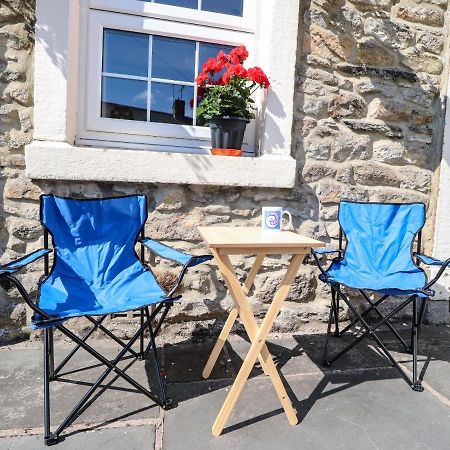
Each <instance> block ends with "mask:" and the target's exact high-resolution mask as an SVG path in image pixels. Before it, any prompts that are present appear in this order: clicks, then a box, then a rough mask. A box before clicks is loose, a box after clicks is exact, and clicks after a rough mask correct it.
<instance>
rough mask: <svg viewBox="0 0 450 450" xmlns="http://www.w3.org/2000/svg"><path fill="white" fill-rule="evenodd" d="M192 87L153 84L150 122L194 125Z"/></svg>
mask: <svg viewBox="0 0 450 450" xmlns="http://www.w3.org/2000/svg"><path fill="white" fill-rule="evenodd" d="M193 97H194V88H193V87H192V86H183V85H177V84H166V83H156V82H153V83H152V89H151V110H150V120H151V121H152V122H162V123H177V124H182V125H192V112H193V109H192V107H191V99H192V98H193Z"/></svg>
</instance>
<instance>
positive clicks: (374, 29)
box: [364, 17, 414, 49]
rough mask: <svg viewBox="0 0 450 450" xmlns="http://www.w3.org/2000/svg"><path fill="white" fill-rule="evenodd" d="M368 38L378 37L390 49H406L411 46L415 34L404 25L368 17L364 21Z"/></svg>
mask: <svg viewBox="0 0 450 450" xmlns="http://www.w3.org/2000/svg"><path fill="white" fill-rule="evenodd" d="M364 33H365V34H366V36H373V37H376V38H377V39H378V40H379V41H381V42H382V43H383V44H385V45H386V46H387V47H389V48H393V49H397V48H398V49H404V48H407V47H409V46H410V45H411V43H412V39H413V38H414V33H413V32H412V31H411V29H410V28H409V27H408V26H406V25H402V24H398V23H394V22H392V21H391V20H389V19H385V18H378V17H367V18H366V20H365V21H364Z"/></svg>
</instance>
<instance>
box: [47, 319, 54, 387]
mask: <svg viewBox="0 0 450 450" xmlns="http://www.w3.org/2000/svg"><path fill="white" fill-rule="evenodd" d="M53 338H54V336H53V328H48V347H49V348H48V350H49V378H50V381H52V380H54V379H55V346H54V343H53Z"/></svg>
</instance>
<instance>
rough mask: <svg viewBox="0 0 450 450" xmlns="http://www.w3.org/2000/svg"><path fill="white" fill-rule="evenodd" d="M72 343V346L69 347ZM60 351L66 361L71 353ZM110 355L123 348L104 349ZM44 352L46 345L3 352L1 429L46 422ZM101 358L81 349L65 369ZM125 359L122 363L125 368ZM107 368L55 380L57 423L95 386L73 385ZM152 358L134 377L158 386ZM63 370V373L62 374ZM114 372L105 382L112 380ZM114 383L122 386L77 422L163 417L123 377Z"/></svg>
mask: <svg viewBox="0 0 450 450" xmlns="http://www.w3.org/2000/svg"><path fill="white" fill-rule="evenodd" d="M68 348H70V347H67V349H68ZM67 349H66V350H65V351H64V352H63V351H61V350H57V351H56V356H57V358H56V360H57V361H58V360H61V357H62V355H65V354H66V353H67ZM102 351H103V353H104V354H105V355H107V356H108V357H110V358H112V357H113V356H114V355H116V354H117V352H118V350H117V348H115V347H114V348H102ZM42 359H43V356H42V350H41V349H40V348H29V349H20V350H17V351H15V350H14V347H12V349H11V350H8V349H1V350H0V380H1V387H0V404H1V405H2V413H1V418H0V430H2V429H3V430H4V429H15V428H25V427H41V426H42V421H43V371H42ZM96 362H97V360H95V359H94V358H92V357H91V356H90V355H88V354H86V353H85V352H83V351H81V350H80V351H79V352H78V353H77V355H76V357H74V361H73V363H72V362H70V363H69V364H68V366H67V369H65V370H71V369H74V368H76V367H80V366H81V367H82V366H86V365H93V364H95V363H96ZM124 365H125V364H124V363H122V365H121V367H124ZM103 370H104V367H103V366H102V367H97V368H93V369H91V370H89V371H85V372H79V373H73V374H68V375H66V376H63V378H64V379H65V380H67V382H64V383H63V382H58V381H55V382H52V383H50V388H51V413H52V423H53V424H57V423H59V422H60V421H61V420H62V419H63V418H64V417H66V415H67V414H68V413H69V412H70V410H71V409H72V408H73V407H74V406H75V404H76V402H77V401H78V400H79V399H81V397H82V396H83V395H84V393H85V392H86V391H87V390H88V389H89V386H86V385H78V384H73V382H72V381H77V382H80V381H81V382H93V381H96V380H97V378H98V376H99V375H100V374H101V373H102V372H103ZM153 370H154V369H153V366H152V363H151V361H146V362H142V361H137V362H136V363H135V364H134V365H133V366H132V367H131V368H130V369H129V370H128V371H127V373H129V374H130V375H131V376H132V377H133V378H135V379H136V380H137V381H138V382H140V383H141V384H142V385H143V386H144V387H148V386H149V385H153V384H154V379H153V376H154V372H153ZM61 374H63V372H61ZM112 378H113V376H112V375H110V376H109V378H107V379H106V381H105V383H104V384H107V383H108V381H111V380H112ZM114 387H117V388H119V389H120V390H111V389H108V390H106V391H105V392H104V393H103V394H102V395H101V400H100V401H97V402H94V403H93V404H92V406H90V407H89V408H88V409H87V410H86V411H85V412H84V413H83V414H82V415H81V416H80V417H79V418H78V419H77V420H76V421H75V423H80V422H81V423H101V422H107V421H111V420H117V419H120V418H121V419H125V418H127V419H129V418H133V419H138V418H139V419H146V418H151V417H152V418H153V417H157V416H158V415H159V408H158V407H156V406H155V405H154V404H152V402H151V401H150V400H149V399H147V398H146V397H145V396H143V395H142V394H140V393H137V392H136V391H135V390H134V389H133V388H132V386H130V385H129V384H128V383H126V382H125V381H121V380H117V382H116V383H114Z"/></svg>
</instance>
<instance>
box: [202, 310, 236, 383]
mask: <svg viewBox="0 0 450 450" xmlns="http://www.w3.org/2000/svg"><path fill="white" fill-rule="evenodd" d="M238 314H239V308H236V307H234V308H233V309H232V310H231V311H230V314H229V315H228V319H227V321H226V322H225V325H224V326H223V328H222V331H221V332H220V335H219V337H218V339H217V342H216V344H215V345H214V348H213V350H212V352H211V354H210V355H209V358H208V362H207V363H206V365H205V368H204V369H203V372H202V376H203V378H209V376H210V375H211V371H212V370H213V367H214V365H215V364H216V361H217V358H218V357H219V354H220V352H221V350H222V348H223V346H224V345H225V342H226V340H227V337H228V335H229V334H230V331H231V327H232V326H233V324H234V322H235V321H236V319H237V316H238Z"/></svg>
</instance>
